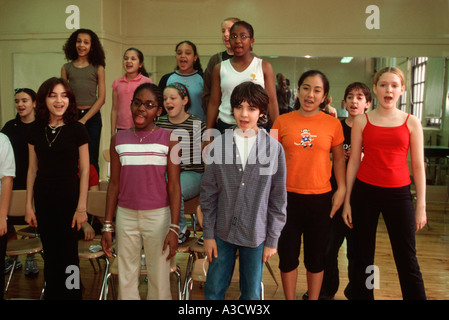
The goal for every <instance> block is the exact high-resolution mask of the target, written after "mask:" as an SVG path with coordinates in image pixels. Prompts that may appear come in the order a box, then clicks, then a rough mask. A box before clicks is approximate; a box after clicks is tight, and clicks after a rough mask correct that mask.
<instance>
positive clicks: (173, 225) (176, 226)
mask: <svg viewBox="0 0 449 320" xmlns="http://www.w3.org/2000/svg"><path fill="white" fill-rule="evenodd" d="M170 227H173V228H178V229H179V225H177V224H174V223H172V224H171V225H170Z"/></svg>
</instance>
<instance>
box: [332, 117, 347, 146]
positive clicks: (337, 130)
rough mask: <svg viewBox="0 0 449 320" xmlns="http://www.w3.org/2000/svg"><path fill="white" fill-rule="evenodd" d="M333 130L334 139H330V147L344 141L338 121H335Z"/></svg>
mask: <svg viewBox="0 0 449 320" xmlns="http://www.w3.org/2000/svg"><path fill="white" fill-rule="evenodd" d="M334 127H335V131H334V139H333V140H332V147H335V146H338V145H339V144H342V143H343V142H344V141H345V136H344V134H343V127H342V125H341V123H340V121H338V122H336V124H335V126H334Z"/></svg>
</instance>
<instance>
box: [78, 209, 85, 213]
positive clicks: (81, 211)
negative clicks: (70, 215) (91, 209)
mask: <svg viewBox="0 0 449 320" xmlns="http://www.w3.org/2000/svg"><path fill="white" fill-rule="evenodd" d="M75 211H76V212H78V213H84V212H86V211H87V209H84V210H78V209H76V210H75Z"/></svg>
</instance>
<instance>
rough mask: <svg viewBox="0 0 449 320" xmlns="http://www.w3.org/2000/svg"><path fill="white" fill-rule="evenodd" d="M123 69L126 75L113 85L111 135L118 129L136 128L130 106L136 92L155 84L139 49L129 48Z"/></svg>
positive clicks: (124, 57) (125, 55)
mask: <svg viewBox="0 0 449 320" xmlns="http://www.w3.org/2000/svg"><path fill="white" fill-rule="evenodd" d="M123 68H124V69H125V71H126V73H125V75H124V76H123V77H121V78H118V79H116V80H115V81H114V82H113V84H112V90H113V91H112V109H111V135H114V134H115V132H116V129H118V130H123V129H129V128H132V127H133V126H134V123H133V119H132V116H131V109H130V108H129V104H130V102H131V99H132V96H133V93H134V90H136V88H137V87H138V86H140V85H141V84H143V83H153V80H151V78H149V75H148V73H147V71H146V70H145V67H144V65H143V54H142V52H141V51H140V50H139V49H136V48H129V49H128V50H126V51H125V54H124V55H123Z"/></svg>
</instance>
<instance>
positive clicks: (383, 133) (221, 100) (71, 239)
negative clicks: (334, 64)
mask: <svg viewBox="0 0 449 320" xmlns="http://www.w3.org/2000/svg"><path fill="white" fill-rule="evenodd" d="M231 20H232V19H227V20H225V23H223V30H222V31H223V35H225V34H227V35H228V37H226V41H227V42H226V41H224V43H225V45H226V44H229V47H228V46H227V51H226V52H227V56H228V57H227V58H228V59H227V60H225V59H224V56H223V55H221V54H220V56H221V59H222V60H221V62H218V63H216V64H215V65H213V63H212V64H211V63H210V64H209V65H210V66H211V67H213V70H212V71H210V70H209V73H208V71H207V70H206V73H208V74H210V79H211V83H209V84H207V85H204V83H203V78H202V69H201V64H200V63H199V57H198V53H197V50H196V47H195V45H194V44H193V43H191V42H189V41H183V42H181V43H179V44H178V45H177V46H176V59H177V70H176V71H175V72H173V73H170V74H167V75H165V76H164V77H163V78H162V79H163V81H161V84H160V86H157V85H155V84H153V83H152V80H151V79H150V78H149V77H148V75H147V74H146V71H145V69H144V67H143V54H142V53H141V52H140V51H139V50H138V49H136V48H130V49H128V50H127V51H126V52H125V54H124V58H123V66H124V69H125V70H126V73H125V75H124V76H123V77H122V78H120V79H117V80H116V81H115V82H114V84H113V107H112V113H111V120H112V121H111V123H112V125H113V126H112V130H111V131H112V132H111V133H112V138H111V144H110V149H109V150H110V156H111V169H110V180H109V184H108V190H107V203H106V214H105V219H104V224H103V229H102V234H103V237H102V246H103V250H104V251H105V253H106V255H107V256H109V257H111V256H112V255H113V252H112V248H111V244H112V233H113V232H114V231H115V239H116V241H117V259H118V266H119V298H121V299H139V298H140V295H139V291H138V277H139V274H140V268H141V251H142V246H143V249H144V252H145V259H146V267H147V271H148V274H149V277H148V279H149V281H148V293H147V298H148V299H171V293H170V280H169V270H170V260H171V259H173V258H174V257H175V254H176V251H177V248H178V244H179V243H180V242H182V241H184V240H185V239H186V238H188V236H189V235H188V231H187V226H186V219H185V217H184V214H183V202H184V200H188V199H190V198H193V197H195V196H197V195H198V194H199V195H200V208H201V210H202V212H203V215H204V220H203V237H204V248H205V252H206V256H207V259H208V260H209V262H210V265H209V270H208V274H207V280H206V284H205V288H204V293H205V297H206V298H207V299H224V298H225V293H226V290H227V288H228V286H229V285H230V281H231V277H232V274H233V269H234V263H235V259H236V257H237V256H238V259H239V261H240V279H241V280H240V283H241V286H240V289H241V293H242V294H241V299H260V292H261V281H262V270H263V263H264V262H266V261H268V260H269V259H270V258H271V257H272V256H273V255H275V254H276V253H277V252H278V254H279V268H280V271H281V277H282V283H283V289H284V293H285V297H286V299H294V298H295V293H296V282H297V273H298V272H297V268H298V265H299V253H300V248H301V241H302V242H303V243H304V264H305V267H306V269H307V286H308V288H307V289H308V290H307V293H306V295H305V298H306V299H310V300H312V299H319V298H320V297H321V298H325V297H327V298H329V297H332V296H333V295H335V293H336V291H337V289H338V268H337V254H338V251H339V248H340V246H341V244H342V241H343V239H344V238H345V237H346V238H347V240H348V241H347V246H348V260H349V263H348V265H349V267H350V268H349V280H350V282H349V284H348V287H347V289H346V290H345V293H346V295H347V297H348V298H350V299H372V298H373V292H372V290H369V289H367V288H366V285H365V279H366V274H365V269H366V267H367V266H369V265H372V264H373V262H374V243H375V233H376V232H375V231H376V226H377V219H378V215H379V213H380V212H382V214H383V215H384V217H385V220H386V223H387V227H388V230H389V234H390V239H391V242H392V246H393V253H394V258H395V261H396V264H397V268H398V273H399V279H400V282H401V288H402V291H403V296H404V298H409V299H425V292H424V285H423V281H422V276H421V273H420V271H419V266H418V262H417V259H416V249H415V243H414V239H415V236H414V232H415V230H419V229H421V228H422V227H423V226H424V225H425V223H426V212H425V174H424V164H423V154H422V153H423V138H422V128H421V125H420V122H419V120H417V119H416V118H415V117H414V116H408V115H407V114H405V113H404V112H402V111H400V110H399V109H397V108H396V103H397V101H398V99H399V97H400V95H401V94H402V93H403V90H404V77H403V75H402V73H401V71H400V70H398V69H396V68H385V69H382V70H380V71H379V72H378V74H377V75H376V77H375V81H374V86H373V90H374V93H375V94H376V95H377V97H378V102H379V105H378V106H377V108H376V109H374V110H373V111H371V112H369V113H366V114H364V113H365V111H366V110H367V109H368V108H369V107H370V103H371V93H370V89H369V88H368V87H367V86H366V85H364V84H362V83H353V84H351V85H349V86H348V88H347V89H346V92H345V99H344V100H345V105H346V109H347V110H348V114H349V116H348V118H347V119H345V120H343V121H342V122H340V121H339V120H338V119H336V118H335V117H332V116H330V115H327V114H325V113H324V112H322V111H320V108H322V107H323V106H325V105H326V102H327V98H328V95H329V90H330V85H329V81H328V79H327V77H326V76H325V75H324V74H323V73H322V72H320V71H318V70H310V71H307V72H305V73H304V74H303V75H302V76H301V77H300V79H299V81H298V89H297V93H296V96H297V98H296V100H295V110H293V111H291V112H288V113H285V114H283V115H281V116H279V110H278V106H277V100H276V87H275V79H274V73H273V70H272V67H271V65H270V64H269V63H267V62H265V61H263V60H262V59H259V58H258V57H257V56H256V55H255V54H254V53H253V52H252V48H253V44H254V30H253V28H252V27H251V25H250V24H249V23H247V22H245V21H239V20H238V19H235V20H236V21H234V20H232V23H230V21H231ZM223 40H225V37H224V38H223ZM98 43H99V42H98V38H97V37H96V35H95V34H94V33H91V31H89V30H86V29H80V30H78V31H76V32H75V33H74V34H73V35H72V36H71V37H70V38H69V40H68V42H67V44H66V45H65V46H64V50H66V54H67V53H68V52H72V55H67V58H68V59H69V60H71V62H69V63H68V64H66V65H64V66H63V69H62V78H51V79H49V80H47V81H45V82H44V83H43V84H42V86H41V87H40V88H39V91H38V93H37V99H36V103H35V113H36V124H35V125H33V126H32V128H31V129H30V134H29V135H28V138H27V139H28V140H27V143H28V148H29V164H28V169H27V179H26V189H27V203H26V217H25V220H26V221H27V222H28V223H29V224H30V225H33V226H36V227H38V228H39V232H40V234H41V239H42V242H43V245H44V250H45V268H44V273H45V281H46V291H45V297H46V298H48V299H79V298H81V290H68V289H67V288H65V287H64V284H65V277H66V274H65V267H67V265H78V263H79V262H78V252H77V238H76V236H75V231H76V229H78V230H79V229H81V228H82V226H83V225H84V223H85V222H86V219H87V215H86V201H87V190H88V186H89V183H88V180H89V156H90V157H91V162H93V163H95V160H94V161H92V157H97V160H98V150H97V154H96V153H95V151H91V148H98V146H96V143H97V142H95V141H97V140H96V139H97V138H98V139H99V132H101V126H102V124H101V116H100V114H99V109H100V108H101V105H102V104H103V103H104V95H105V86H104V66H105V63H104V53H102V49H101V45H100V48H99V47H98ZM73 50H75V51H73ZM99 51H100V53H98V52H99ZM73 52H76V55H75V54H74V53H73ZM94 56H95V58H94ZM81 70H82V72H81ZM81 73H82V75H80V74H81ZM94 78H95V79H94ZM95 81H96V84H95V86H96V87H95V94H94V91H90V90H91V89H88V87H89V88H91V86H92V87H93V86H94V82H95ZM203 85H204V87H206V86H207V87H209V88H211V89H210V92H207V93H205V94H203V92H202V90H201V88H202V86H203ZM89 92H90V93H89ZM79 95H81V96H83V97H82V99H83V100H81V98H80V99H79V98H78V96H79ZM75 101H76V102H75ZM80 101H81V102H80ZM204 101H207V104H206V105H205V104H204ZM18 112H19V113H20V110H19V109H18ZM96 118H99V119H96ZM83 124H84V125H83ZM351 128H352V129H351ZM206 129H210V130H206ZM214 129H217V130H218V131H216V132H214V133H213V134H212V133H211V131H213V130H214ZM212 136H213V137H214V139H212ZM204 137H208V138H209V139H206V141H204ZM0 138H1V139H2V141H3V140H5V141H4V143H3V142H2V147H3V146H4V147H5V148H9V144H8V142H7V139H3V137H2V136H1V135H0ZM98 141H99V140H98ZM409 149H410V150H411V160H412V170H413V177H414V183H415V187H416V192H417V203H416V212H415V209H414V207H413V202H412V197H411V195H410V174H409V172H408V165H407V152H408V150H409ZM1 155H2V156H4V155H5V156H6V155H11V151H9V152H3V151H2V152H1ZM11 159H13V157H11V156H8V159H3V158H2V159H1V160H2V161H1V162H0V165H1V167H0V178H1V179H2V190H1V195H2V198H1V203H0V235H4V234H5V233H6V212H7V209H5V208H7V207H8V201H9V200H8V196H9V195H10V193H11V191H10V190H11V189H12V185H11V184H10V183H9V180H11V179H9V178H8V177H12V176H14V173H12V171H14V163H13V162H14V161H11ZM392 168H393V169H392ZM56 173H57V174H56ZM33 203H34V206H33ZM340 216H341V217H340ZM342 222H343V223H344V225H343V223H342ZM114 225H115V228H114ZM351 229H353V230H351ZM54 230H57V231H58V232H54ZM3 238H4V237H2V239H3ZM2 243H3V242H2ZM4 247H5V246H4V245H2V247H1V248H2V250H4ZM62 252H63V254H62V255H61V253H62ZM0 260H2V261H3V260H4V259H3V258H2V259H0ZM0 268H1V266H0ZM336 268H337V269H336ZM0 270H1V269H0Z"/></svg>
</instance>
